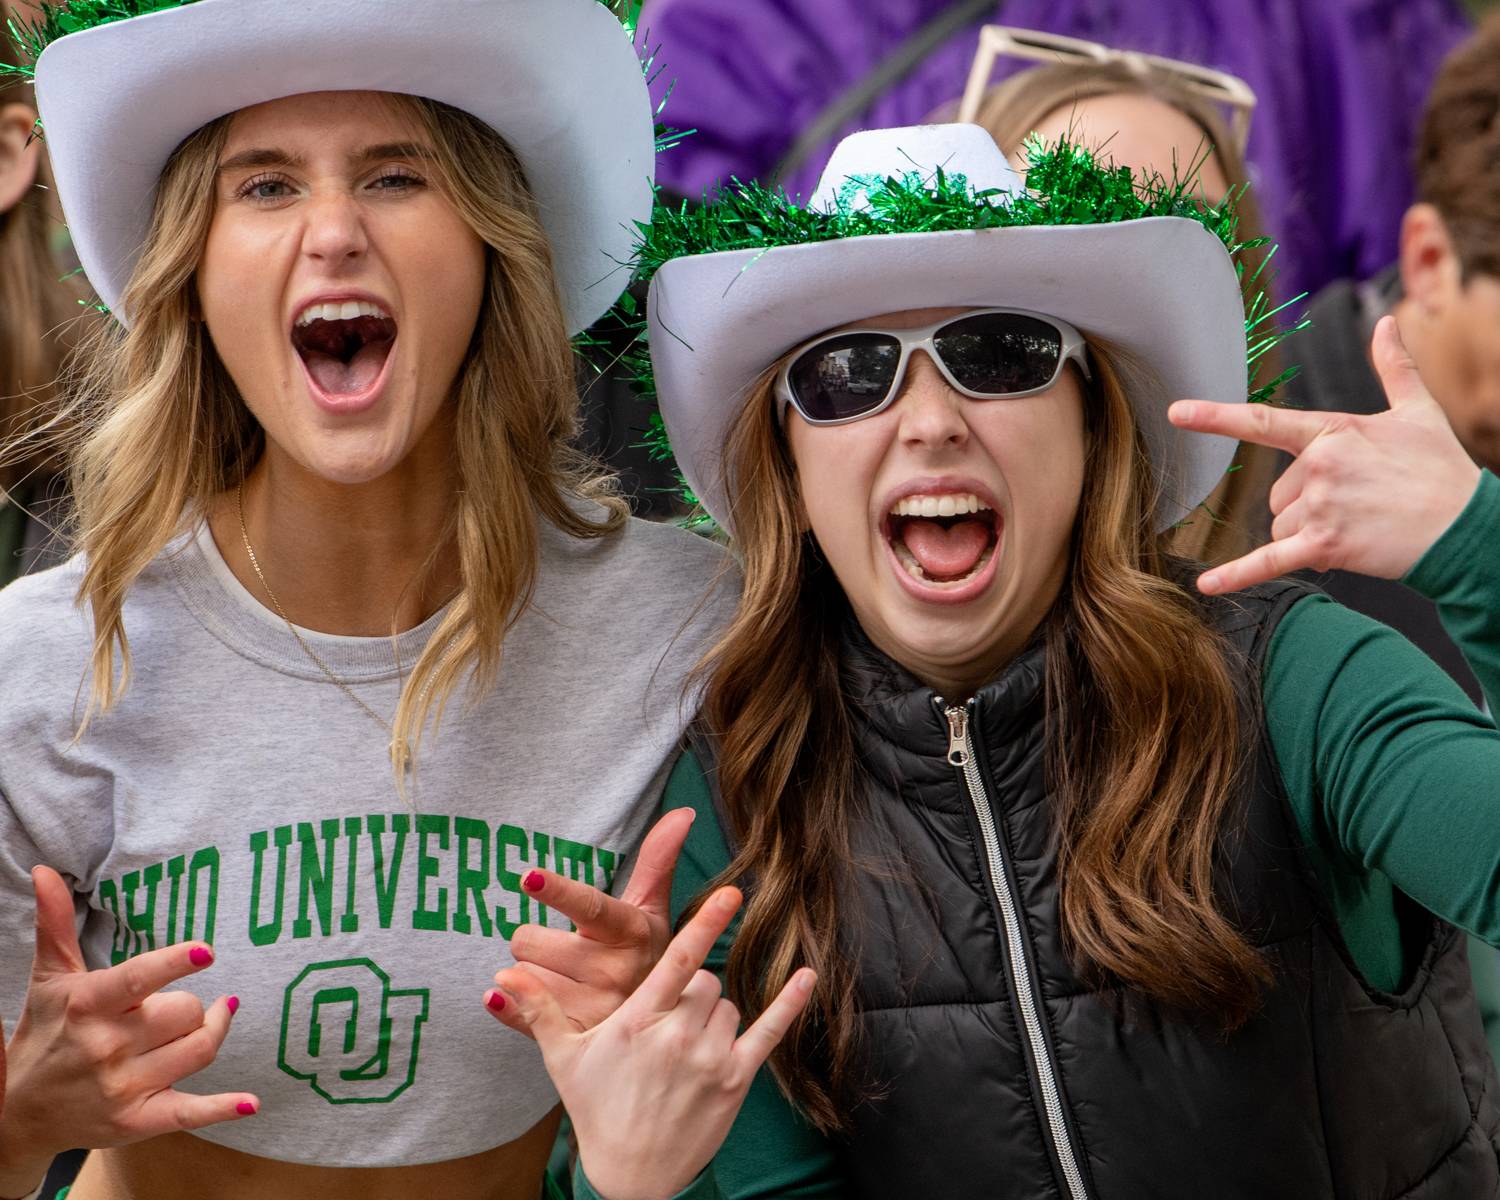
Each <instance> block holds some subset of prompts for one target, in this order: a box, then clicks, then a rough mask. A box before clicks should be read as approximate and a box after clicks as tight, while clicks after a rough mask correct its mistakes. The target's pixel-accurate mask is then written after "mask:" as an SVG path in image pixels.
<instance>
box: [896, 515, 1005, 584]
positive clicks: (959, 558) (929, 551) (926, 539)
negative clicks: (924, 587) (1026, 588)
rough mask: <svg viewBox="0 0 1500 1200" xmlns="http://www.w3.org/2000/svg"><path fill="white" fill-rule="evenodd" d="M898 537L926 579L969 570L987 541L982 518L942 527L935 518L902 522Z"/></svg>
mask: <svg viewBox="0 0 1500 1200" xmlns="http://www.w3.org/2000/svg"><path fill="white" fill-rule="evenodd" d="M901 540H902V541H904V542H905V543H906V548H907V549H908V550H910V551H911V555H912V557H913V558H915V559H916V560H917V564H918V565H919V566H920V567H921V568H922V570H923V571H925V572H927V577H928V578H929V579H959V578H962V577H963V576H965V575H967V574H968V573H969V572H970V571H972V570H973V569H974V568H975V566H976V565H978V563H979V557H980V555H982V554H983V553H984V551H985V547H987V546H988V545H989V544H990V527H989V526H988V525H987V524H985V523H984V522H983V521H959V522H958V523H957V524H955V525H953V526H951V527H949V528H944V527H943V526H941V525H939V524H938V523H937V522H936V521H924V520H921V519H916V520H910V521H907V522H906V526H905V528H904V529H903V530H902V531H901Z"/></svg>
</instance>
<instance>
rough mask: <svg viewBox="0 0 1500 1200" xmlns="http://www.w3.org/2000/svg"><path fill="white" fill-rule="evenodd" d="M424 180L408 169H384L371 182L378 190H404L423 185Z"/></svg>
mask: <svg viewBox="0 0 1500 1200" xmlns="http://www.w3.org/2000/svg"><path fill="white" fill-rule="evenodd" d="M422 183H423V181H422V180H421V179H418V178H417V177H416V176H415V175H412V174H410V173H408V172H406V171H400V170H390V171H383V172H382V173H381V174H380V176H379V177H378V178H376V179H375V180H373V181H372V182H371V184H370V186H371V187H372V188H374V189H375V190H376V191H378V192H404V191H406V190H407V189H408V188H412V187H421V186H422Z"/></svg>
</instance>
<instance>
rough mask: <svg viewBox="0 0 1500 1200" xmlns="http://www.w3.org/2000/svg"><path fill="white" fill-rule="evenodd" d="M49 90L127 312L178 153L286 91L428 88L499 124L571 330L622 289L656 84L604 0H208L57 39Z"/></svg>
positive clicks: (102, 282) (41, 93)
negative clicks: (187, 142)
mask: <svg viewBox="0 0 1500 1200" xmlns="http://www.w3.org/2000/svg"><path fill="white" fill-rule="evenodd" d="M36 90H37V103H38V108H39V109H40V112H41V116H42V122H43V128H44V129H45V131H46V138H47V146H48V149H49V153H50V154H51V156H52V164H53V169H54V172H55V176H56V181H57V188H58V193H59V196H60V198H61V200H62V205H63V210H64V213H65V215H66V217H67V220H68V225H69V228H70V230H71V232H72V236H73V244H74V247H75V248H76V250H77V253H78V257H79V260H80V261H81V263H82V264H83V268H84V272H85V274H86V275H87V276H88V278H89V282H90V283H91V284H92V285H93V287H94V289H95V290H96V291H97V292H98V294H99V297H100V299H101V300H103V302H104V303H105V304H106V305H108V306H109V307H110V308H111V309H116V310H117V309H118V302H119V298H120V296H121V294H122V293H123V291H124V289H125V285H126V284H127V282H128V281H129V279H130V274H131V271H132V270H133V268H134V266H135V262H136V259H137V256H138V255H139V252H140V248H141V246H142V245H143V244H144V242H145V239H146V236H147V234H148V232H149V230H150V222H151V211H152V204H153V200H154V196H155V191H156V184H157V181H158V178H159V176H160V174H161V171H162V168H163V167H164V166H165V165H166V163H167V160H168V158H169V157H170V156H171V154H172V151H173V150H174V149H175V148H176V147H177V146H178V145H179V144H180V143H181V142H182V140H183V139H184V138H186V137H187V136H188V135H189V134H191V133H193V132H194V131H195V130H197V129H199V128H201V127H202V126H203V125H206V124H207V123H208V122H210V121H212V120H214V119H216V118H218V117H221V116H224V115H225V114H227V113H231V112H235V111H237V110H239V109H242V108H248V107H250V106H251V105H255V104H260V103H263V102H265V101H268V100H276V99H280V98H282V97H284V96H292V95H299V94H302V93H306V92H320V91H377V92H396V93H403V94H407V95H414V96H422V97H426V98H428V99H432V100H439V101H442V102H443V103H445V104H450V105H452V106H454V107H456V108H460V109H463V110H464V111H465V112H468V113H471V114H473V115H474V116H476V117H478V118H479V119H480V120H482V121H484V122H486V123H487V124H489V125H490V126H491V127H493V128H494V129H495V130H496V131H498V132H499V133H500V134H501V135H502V136H503V137H504V138H505V140H506V141H507V142H508V143H509V144H510V146H511V147H512V148H513V149H514V150H515V152H516V154H517V156H518V157H519V159H520V162H521V165H522V167H523V169H524V170H525V172H526V178H527V182H528V183H529V185H530V188H531V191H532V193H533V194H534V195H535V197H536V201H537V204H538V206H539V207H540V209H541V215H542V220H543V223H544V224H545V226H546V228H547V233H548V235H549V237H550V238H551V242H552V247H553V253H554V257H555V262H556V268H557V277H558V283H559V288H560V292H561V297H562V302H563V310H564V313H565V315H566V317H567V321H568V325H569V329H570V331H572V332H577V331H578V330H581V329H584V328H586V327H587V326H588V325H590V324H591V323H592V322H593V321H594V320H596V319H597V318H598V317H599V316H601V315H602V314H603V313H604V312H605V311H606V310H607V309H608V308H609V307H610V305H611V304H612V303H613V302H614V301H615V299H616V298H617V297H618V296H619V294H620V292H621V291H623V290H624V287H625V284H626V283H627V282H628V270H627V268H625V267H623V266H622V265H621V264H623V263H626V262H627V261H628V260H629V259H630V257H631V252H632V246H633V243H634V239H635V236H636V228H635V223H636V222H638V221H645V220H647V219H648V218H649V215H650V211H651V199H652V193H651V183H652V179H653V168H654V160H655V129H654V117H653V113H652V105H651V99H650V95H649V92H648V90H647V87H646V83H645V80H644V78H643V76H642V69H641V64H640V61H639V59H638V58H637V57H636V54H635V51H634V48H633V47H632V45H631V43H630V39H629V37H628V36H627V34H626V33H625V31H624V29H623V28H622V27H621V25H620V22H619V21H618V20H617V19H616V18H615V17H614V15H613V14H611V13H610V12H609V11H608V10H607V9H606V8H605V7H604V6H603V5H602V4H600V3H598V0H421V2H420V3H413V2H412V0H196V2H195V3H192V4H186V5H184V6H182V7H181V8H174V9H166V10H163V11H161V12H156V13H151V14H149V15H146V16H141V17H134V18H131V19H129V20H125V21H117V22H112V23H109V24H105V25H100V26H96V27H95V28H92V29H88V30H84V31H81V32H79V33H74V34H69V35H67V36H66V37H63V38H60V39H58V40H57V41H55V42H53V43H52V44H51V45H50V46H48V47H47V49H46V50H45V51H44V52H43V53H42V56H41V58H40V59H39V60H38V63H37V75H36ZM116 315H117V316H120V317H121V318H126V317H128V314H122V313H119V312H118V311H117V312H116Z"/></svg>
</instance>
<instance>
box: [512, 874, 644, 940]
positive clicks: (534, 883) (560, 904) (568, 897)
mask: <svg viewBox="0 0 1500 1200" xmlns="http://www.w3.org/2000/svg"><path fill="white" fill-rule="evenodd" d="M521 886H522V887H523V888H525V889H526V893H527V894H528V895H530V896H533V897H535V898H536V899H537V900H539V901H541V902H542V903H543V904H546V905H549V906H551V907H552V908H554V909H556V910H557V911H558V912H560V913H562V915H563V916H565V917H567V918H568V920H570V921H572V922H573V924H574V925H575V926H576V927H577V929H578V932H579V933H581V934H582V935H583V936H584V937H586V938H588V939H589V940H590V941H591V942H602V943H604V944H605V945H608V946H619V945H624V944H627V943H630V942H632V941H636V940H639V939H640V938H641V937H642V936H643V935H644V934H645V932H646V922H645V920H644V918H643V917H642V916H641V914H640V911H639V910H638V909H637V908H636V906H635V905H634V904H627V903H626V902H625V901H624V900H616V899H615V898H614V897H613V896H611V895H608V894H607V893H605V892H601V891H600V890H599V889H598V888H596V887H594V886H593V885H592V884H588V883H580V882H579V881H578V880H576V879H569V878H568V877H567V876H566V875H559V874H557V873H556V872H554V871H544V870H541V869H534V870H531V871H527V872H526V874H525V876H524V877H523V878H522V880H521ZM540 928H541V927H540V926H539V927H538V929H540ZM564 936H566V935H564Z"/></svg>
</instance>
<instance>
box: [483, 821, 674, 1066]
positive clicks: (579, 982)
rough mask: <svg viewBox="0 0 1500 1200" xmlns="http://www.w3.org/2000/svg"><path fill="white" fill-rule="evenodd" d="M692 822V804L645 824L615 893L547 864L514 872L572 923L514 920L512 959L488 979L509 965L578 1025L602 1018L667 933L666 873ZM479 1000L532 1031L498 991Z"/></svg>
mask: <svg viewBox="0 0 1500 1200" xmlns="http://www.w3.org/2000/svg"><path fill="white" fill-rule="evenodd" d="M692 825H693V810H692V809H691V808H678V809H673V810H672V811H671V812H669V813H667V815H666V816H664V817H662V819H661V820H659V821H658V822H657V823H656V824H655V826H653V827H652V829H651V832H650V833H648V834H647V835H646V840H645V841H644V842H642V843H641V849H640V853H639V854H638V855H637V856H636V862H635V869H634V870H633V871H632V872H631V875H630V881H629V883H628V884H627V885H626V888H625V893H624V895H623V896H621V897H620V898H619V899H616V898H615V897H613V896H609V895H606V894H605V893H604V892H602V891H600V890H599V889H598V888H595V887H591V886H589V885H588V884H586V883H581V882H579V881H577V880H573V879H569V878H568V877H567V876H565V875H559V874H557V873H556V872H555V871H546V870H542V869H540V868H538V869H535V870H531V871H527V872H526V874H525V875H523V876H522V877H521V887H522V888H523V889H525V891H526V893H527V895H529V896H530V897H531V898H532V899H533V900H535V901H537V903H539V904H546V905H548V906H549V907H551V908H553V909H555V910H556V911H558V912H560V913H562V915H563V916H565V917H567V918H568V919H569V920H570V921H572V922H573V924H574V926H575V927H576V928H575V929H574V930H573V931H572V932H569V931H567V930H563V929H552V928H549V927H548V926H546V925H541V924H526V925H522V926H520V927H519V928H518V929H517V930H516V931H515V933H514V934H513V935H512V936H511V939H510V952H511V954H512V955H513V956H514V957H515V960H516V964H517V965H516V966H514V967H506V968H504V969H502V970H500V971H499V972H497V973H496V975H495V982H496V983H497V984H499V985H500V987H502V988H504V987H506V985H507V981H508V980H510V979H511V978H513V977H514V975H515V974H516V973H517V972H523V973H529V974H531V975H533V976H535V977H536V978H538V979H540V980H541V981H542V982H543V983H545V984H546V985H547V989H548V991H549V992H551V994H552V998H553V999H554V1000H556V1001H557V1002H558V1004H559V1005H560V1006H561V1007H562V1010H563V1011H564V1012H565V1013H567V1015H568V1018H569V1019H570V1020H571V1021H572V1022H573V1023H574V1024H575V1025H576V1026H577V1027H578V1028H579V1029H592V1028H593V1027H594V1026H595V1025H597V1024H598V1023H599V1022H600V1021H602V1020H604V1018H605V1017H607V1016H609V1014H610V1013H612V1012H614V1011H615V1009H617V1008H619V1007H620V1005H621V1004H623V1003H624V1002H625V1000H626V998H627V997H628V996H629V995H630V993H631V992H633V991H635V989H636V988H637V987H638V986H640V983H641V981H642V980H644V979H645V978H646V975H647V973H648V972H649V971H650V970H651V968H652V967H653V966H655V965H656V962H657V960H658V959H659V958H661V955H662V951H663V950H665V949H666V947H667V942H668V941H669V940H670V939H671V937H672V913H671V908H672V876H673V873H674V872H675V870H676V868H677V858H678V855H679V854H680V853H681V852H682V844H683V842H685V841H686V840H687V835H688V830H689V829H691V828H692ZM485 1003H486V1004H487V1005H488V1007H489V1010H490V1012H491V1013H492V1014H494V1016H495V1017H496V1018H497V1019H498V1020H499V1021H500V1022H501V1023H502V1024H505V1025H508V1026H510V1028H512V1029H514V1030H515V1031H516V1032H517V1033H523V1034H525V1035H526V1036H527V1037H530V1036H532V1032H531V1029H530V1028H529V1027H528V1026H527V1024H526V1022H525V1020H523V1019H522V1017H521V1015H520V1014H519V1013H518V1012H516V1010H515V1008H514V1007H513V1006H510V1005H507V1004H506V1002H505V995H504V993H503V992H499V991H492V992H489V993H487V995H486V1001H485Z"/></svg>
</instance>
